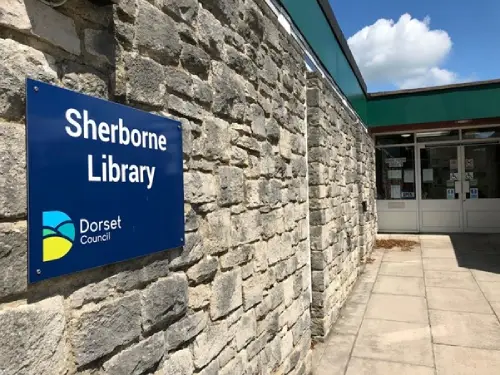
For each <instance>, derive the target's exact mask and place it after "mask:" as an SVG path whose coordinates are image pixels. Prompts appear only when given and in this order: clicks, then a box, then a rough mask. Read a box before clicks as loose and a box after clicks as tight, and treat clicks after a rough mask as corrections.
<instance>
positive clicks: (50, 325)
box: [0, 268, 69, 375]
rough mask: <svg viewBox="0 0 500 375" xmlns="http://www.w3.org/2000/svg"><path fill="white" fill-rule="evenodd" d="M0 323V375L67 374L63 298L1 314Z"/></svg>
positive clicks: (44, 301) (4, 311)
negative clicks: (0, 374)
mask: <svg viewBox="0 0 500 375" xmlns="http://www.w3.org/2000/svg"><path fill="white" fill-rule="evenodd" d="M2 269H3V268H2ZM0 322H2V324H0V373H2V374H6V375H7V374H9V375H10V374H25V375H39V374H64V373H65V372H66V368H67V367H68V364H69V359H68V351H67V349H66V347H65V340H64V334H65V328H66V327H65V325H66V321H65V317H64V306H63V298H62V297H59V296H58V297H53V298H49V299H46V300H43V301H41V302H38V303H35V304H30V305H25V306H20V307H17V308H13V309H6V310H3V311H0Z"/></svg>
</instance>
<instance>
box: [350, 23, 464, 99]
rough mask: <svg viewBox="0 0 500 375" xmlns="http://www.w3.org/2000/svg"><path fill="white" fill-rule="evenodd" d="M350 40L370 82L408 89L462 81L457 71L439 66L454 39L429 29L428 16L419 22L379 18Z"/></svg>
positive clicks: (444, 33)
mask: <svg viewBox="0 0 500 375" xmlns="http://www.w3.org/2000/svg"><path fill="white" fill-rule="evenodd" d="M348 43H349V47H350V48H351V51H352V53H353V55H354V58H355V59H356V62H357V64H358V66H359V68H360V70H361V73H362V74H363V78H364V79H365V80H366V81H367V82H368V83H369V84H386V83H392V84H394V85H395V86H397V87H398V88H401V89H409V88H416V87H428V86H435V85H447V84H451V83H456V82H458V81H460V78H459V77H458V75H457V74H456V73H454V72H451V71H449V70H446V69H442V68H440V67H439V66H440V65H441V64H442V63H443V61H444V60H445V59H446V57H447V56H448V54H449V53H450V51H451V47H452V42H451V38H450V36H449V35H448V33H447V32H446V31H443V30H431V29H430V18H429V17H426V18H424V20H423V21H420V20H418V19H416V18H412V17H411V15H409V14H403V15H402V16H401V17H400V18H399V20H398V21H397V22H394V21H393V20H387V19H379V20H377V21H376V22H375V23H374V24H373V25H370V26H366V27H364V28H363V29H361V30H360V31H358V32H357V33H356V34H354V35H353V36H351V37H350V38H349V40H348Z"/></svg>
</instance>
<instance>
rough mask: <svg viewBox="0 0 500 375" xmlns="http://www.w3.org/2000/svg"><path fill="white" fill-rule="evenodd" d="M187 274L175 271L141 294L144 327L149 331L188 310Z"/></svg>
mask: <svg viewBox="0 0 500 375" xmlns="http://www.w3.org/2000/svg"><path fill="white" fill-rule="evenodd" d="M187 288H188V283H187V279H186V276H185V275H184V274H181V273H174V274H172V275H171V276H168V277H166V278H164V279H160V280H158V281H156V282H155V283H153V284H151V285H150V286H148V287H147V288H146V289H145V290H144V292H143V293H142V296H141V305H142V316H143V324H142V325H143V327H144V330H145V331H149V330H151V329H153V328H155V327H156V326H158V325H161V324H166V323H169V322H172V321H174V320H175V319H177V318H179V317H180V316H182V315H183V314H184V313H185V312H186V310H187V298H188V296H187V292H188V291H187Z"/></svg>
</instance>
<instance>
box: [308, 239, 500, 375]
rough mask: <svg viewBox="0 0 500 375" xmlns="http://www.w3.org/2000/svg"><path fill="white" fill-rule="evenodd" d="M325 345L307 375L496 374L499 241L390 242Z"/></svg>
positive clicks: (499, 365) (499, 364)
mask: <svg viewBox="0 0 500 375" xmlns="http://www.w3.org/2000/svg"><path fill="white" fill-rule="evenodd" d="M385 237H386V238H387V237H390V238H404V239H410V240H415V241H417V242H419V244H418V245H417V246H416V247H414V248H413V249H412V250H411V251H401V250H400V249H396V248H395V249H390V250H376V251H375V252H374V255H373V256H372V258H373V260H374V261H373V263H370V264H367V266H366V269H365V271H364V273H363V274H362V275H361V277H360V279H359V281H358V283H357V284H356V286H355V288H354V290H353V291H352V293H351V295H350V297H349V299H348V301H347V303H346V305H345V306H344V308H343V310H342V313H341V317H340V318H339V320H338V321H337V323H336V324H335V326H334V328H333V330H332V333H331V334H330V335H329V337H328V338H327V339H326V340H325V342H322V343H318V344H316V346H315V348H314V350H313V365H314V369H313V374H314V375H365V374H366V375H382V374H383V375H476V374H477V375H497V374H500V320H499V317H500V235H449V236H448V235H420V236H418V235H390V236H385Z"/></svg>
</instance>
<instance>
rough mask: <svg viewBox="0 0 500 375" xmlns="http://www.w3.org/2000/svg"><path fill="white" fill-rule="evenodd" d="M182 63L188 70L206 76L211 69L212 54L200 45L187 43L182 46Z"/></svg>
mask: <svg viewBox="0 0 500 375" xmlns="http://www.w3.org/2000/svg"><path fill="white" fill-rule="evenodd" d="M181 64H182V66H183V67H184V68H185V69H186V70H187V71H189V72H191V73H193V74H196V75H199V76H200V77H204V78H206V77H207V76H208V72H209V71H210V56H209V55H208V54H207V53H206V52H205V51H203V49H201V48H199V47H196V46H193V45H191V44H185V45H184V46H183V47H182V53H181Z"/></svg>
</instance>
